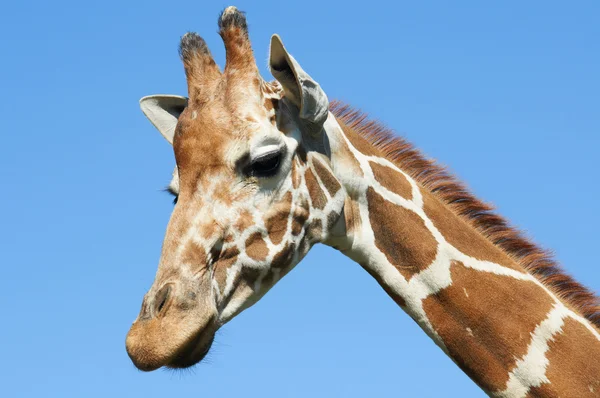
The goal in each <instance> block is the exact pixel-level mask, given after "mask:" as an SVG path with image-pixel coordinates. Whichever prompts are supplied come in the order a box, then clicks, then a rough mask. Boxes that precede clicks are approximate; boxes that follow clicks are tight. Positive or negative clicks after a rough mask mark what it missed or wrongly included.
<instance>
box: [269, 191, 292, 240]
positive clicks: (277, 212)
mask: <svg viewBox="0 0 600 398" xmlns="http://www.w3.org/2000/svg"><path fill="white" fill-rule="evenodd" d="M291 208H292V193H291V192H288V193H286V194H285V196H284V197H283V199H282V200H281V202H279V203H277V205H276V206H275V207H274V209H273V210H272V211H269V213H267V216H266V218H265V227H266V228H267V231H268V232H269V239H270V240H271V242H272V243H273V244H275V245H278V244H279V243H280V242H281V240H282V239H283V237H284V235H285V233H286V231H287V228H288V219H289V216H290V211H291Z"/></svg>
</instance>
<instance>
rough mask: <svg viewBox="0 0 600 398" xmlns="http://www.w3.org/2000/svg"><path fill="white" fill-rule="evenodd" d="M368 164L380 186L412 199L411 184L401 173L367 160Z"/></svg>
mask: <svg viewBox="0 0 600 398" xmlns="http://www.w3.org/2000/svg"><path fill="white" fill-rule="evenodd" d="M369 166H371V170H373V175H374V176H375V180H377V182H378V183H380V184H381V186H383V187H384V188H385V189H387V190H388V191H390V192H393V193H395V194H396V195H399V196H401V197H403V198H404V199H407V200H411V199H412V186H411V185H410V182H408V180H407V179H406V177H404V176H403V175H402V174H401V173H398V172H397V171H396V170H393V169H391V168H389V167H387V166H382V165H380V164H377V163H375V162H369Z"/></svg>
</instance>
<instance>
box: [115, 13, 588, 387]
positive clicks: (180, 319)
mask: <svg viewBox="0 0 600 398" xmlns="http://www.w3.org/2000/svg"><path fill="white" fill-rule="evenodd" d="M218 25H219V29H220V30H219V34H220V35H221V37H222V38H223V41H224V43H225V48H226V64H225V67H224V69H223V71H221V70H220V68H219V67H218V66H217V64H216V62H215V61H214V59H213V58H212V55H211V54H210V51H209V49H208V47H207V46H206V43H205V42H204V40H203V39H202V38H200V36H198V35H197V34H195V33H188V34H186V35H184V36H183V38H182V41H181V45H180V55H181V58H182V61H183V64H184V69H185V74H186V78H187V85H188V96H189V98H185V97H180V96H173V95H155V96H149V97H144V98H142V100H141V101H140V105H141V108H142V111H143V112H144V114H145V115H146V116H147V117H148V118H149V119H150V121H151V122H152V124H153V125H154V126H155V127H156V128H157V129H158V130H159V131H160V133H161V134H162V135H163V137H165V138H166V139H167V140H168V141H169V142H170V143H171V144H172V145H173V150H174V154H175V159H176V162H177V166H176V169H175V171H174V173H173V179H172V181H171V183H170V184H169V190H170V191H171V192H172V193H173V194H174V195H175V196H176V204H175V207H174V210H173V214H172V216H171V219H170V221H169V225H168V227H167V231H166V235H165V240H164V243H163V249H162V253H161V258H160V262H159V266H158V271H157V274H156V278H155V281H154V283H153V285H152V287H151V288H150V290H149V291H148V293H147V294H146V296H145V297H144V300H143V303H142V309H141V311H140V314H139V316H138V318H137V319H136V320H135V322H134V324H133V325H132V327H131V329H130V331H129V333H128V335H127V341H126V346H127V352H128V353H129V356H130V357H131V359H132V361H133V362H134V364H135V365H136V366H137V367H138V368H140V369H142V370H154V369H157V368H159V367H162V366H166V367H173V368H181V367H188V366H192V365H194V364H195V363H197V362H199V361H200V360H202V358H203V357H204V356H205V355H206V353H207V352H208V350H209V349H210V346H211V344H212V340H213V337H214V334H215V332H216V331H217V330H218V329H219V328H220V327H221V326H222V325H223V324H225V323H227V322H228V321H230V320H231V319H232V318H233V317H235V316H236V315H237V314H239V313H240V312H241V311H243V310H244V309H246V308H248V307H250V306H251V305H253V304H254V303H255V302H256V301H258V300H259V299H260V298H261V297H262V296H263V295H264V294H265V293H266V292H267V291H268V290H269V289H270V288H271V287H272V286H273V285H274V284H275V283H276V282H277V281H278V280H280V279H281V278H282V277H283V276H285V275H286V274H287V273H288V272H289V271H290V270H291V269H292V268H293V267H294V266H295V265H296V264H298V262H300V260H302V258H303V257H304V256H305V255H306V253H307V252H308V251H309V250H310V248H311V247H312V246H313V245H315V244H317V243H323V244H327V245H330V246H333V247H335V248H336V249H338V250H340V251H342V252H343V253H344V254H346V255H347V256H349V257H350V258H352V259H353V260H355V261H357V262H358V263H360V264H361V265H362V266H363V267H364V268H365V269H366V270H367V271H368V272H369V273H370V274H371V275H372V276H373V277H375V279H377V281H378V282H379V283H380V284H381V286H382V287H383V288H384V289H385V290H386V292H387V293H388V294H389V295H390V297H391V298H392V299H394V300H395V301H396V302H397V303H398V304H399V305H400V306H401V307H402V308H403V309H404V310H405V311H406V312H407V313H408V314H409V315H410V316H411V317H412V318H413V319H414V320H415V321H416V322H417V323H418V324H419V325H420V326H421V327H422V328H423V330H424V331H425V332H426V333H427V334H428V335H429V336H430V337H431V338H432V339H433V340H434V342H435V343H436V344H437V345H439V346H440V347H441V348H442V349H443V350H444V351H445V352H446V353H447V354H448V355H449V356H450V357H451V358H452V359H453V361H454V362H455V363H456V364H457V365H458V366H460V367H461V369H462V370H463V371H464V372H465V373H467V375H468V376H469V377H471V378H472V379H473V380H474V381H475V382H476V383H477V384H478V385H479V386H480V387H481V388H482V389H483V390H484V391H485V392H486V393H488V394H489V395H491V396H499V397H537V396H548V397H550V396H557V395H560V396H577V397H584V396H598V392H599V391H600V361H597V360H595V361H594V358H600V334H599V324H600V320H599V319H600V316H599V314H600V311H598V308H599V307H598V306H597V305H598V304H597V301H595V298H594V297H593V296H592V295H591V293H589V292H588V291H586V290H585V289H583V288H582V287H581V286H580V285H578V284H577V283H576V282H574V281H572V280H571V279H570V278H569V277H567V276H565V275H564V274H562V273H561V272H560V270H559V269H558V268H556V267H555V265H554V263H552V262H551V260H550V259H548V258H547V257H546V256H545V255H544V254H543V252H542V251H541V250H539V249H537V248H536V247H535V246H533V245H531V244H529V243H528V242H527V241H525V240H524V239H523V238H521V237H520V235H518V233H516V232H514V231H513V230H511V229H510V228H509V227H508V226H507V225H506V223H505V222H504V221H503V220H502V219H501V218H499V217H498V216H496V215H495V214H494V213H492V212H491V209H490V208H489V207H487V206H486V205H484V204H482V203H481V202H478V201H477V200H476V199H474V198H473V197H472V196H470V194H468V193H467V192H466V191H465V190H464V188H463V187H462V186H461V185H460V184H458V183H457V182H456V181H455V180H453V179H452V177H450V176H448V175H447V174H445V173H444V172H443V171H442V170H441V169H440V168H439V167H438V166H436V165H435V164H433V163H431V162H430V161H427V160H425V159H424V158H423V157H422V156H421V155H420V154H419V153H418V152H417V151H416V150H415V149H414V148H413V147H412V146H410V145H409V144H407V143H406V142H404V141H403V140H401V139H400V138H393V137H392V136H391V135H390V133H389V132H388V131H387V130H386V129H385V128H383V127H382V126H380V125H379V124H377V123H374V122H370V121H368V119H366V117H365V116H364V115H363V114H361V113H359V112H356V111H353V110H351V109H350V108H348V107H346V106H343V105H341V104H339V103H334V104H330V103H329V100H328V99H327V95H326V94H325V92H324V91H323V89H322V88H321V86H320V85H319V84H318V83H317V82H316V81H314V79H312V78H311V77H310V75H309V74H308V73H307V72H305V71H304V70H303V69H302V67H301V66H300V64H299V63H298V62H297V61H296V60H295V59H294V58H293V57H292V56H291V55H290V54H289V53H288V51H287V50H286V48H285V47H284V46H283V43H282V41H281V39H280V38H279V36H276V35H275V36H273V38H272V40H271V48H270V57H269V60H270V61H269V62H270V67H271V72H272V74H273V76H274V77H275V79H276V80H275V81H273V82H267V81H265V80H263V78H262V77H261V76H260V74H259V72H258V68H257V66H256V61H255V58H254V55H253V53H252V47H251V45H250V41H249V37H248V30H247V24H246V19H245V16H244V14H243V13H241V12H240V11H238V10H237V9H236V8H235V7H228V8H226V9H225V10H224V12H223V13H222V15H221V17H220V18H219V22H218ZM561 289H562V290H561ZM556 358H559V359H562V360H559V359H556Z"/></svg>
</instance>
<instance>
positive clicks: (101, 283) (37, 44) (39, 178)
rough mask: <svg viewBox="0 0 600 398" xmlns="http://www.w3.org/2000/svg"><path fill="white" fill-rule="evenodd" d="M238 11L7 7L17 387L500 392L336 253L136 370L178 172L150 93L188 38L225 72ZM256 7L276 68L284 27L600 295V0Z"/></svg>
mask: <svg viewBox="0 0 600 398" xmlns="http://www.w3.org/2000/svg"><path fill="white" fill-rule="evenodd" d="M207 3H210V4H207ZM417 3H418V4H417ZM228 5H231V4H229V3H224V2H219V1H214V2H206V1H204V2H201V1H194V2H187V1H181V2H176V3H168V2H164V1H160V2H159V1H148V0H147V1H144V2H133V1H132V2H117V1H113V0H107V1H101V2H94V3H91V2H90V3H88V2H80V1H79V2H69V1H52V2H41V1H32V2H8V3H6V4H5V5H3V7H2V8H3V10H2V15H1V16H0V54H2V62H1V63H0V72H1V76H2V78H1V80H0V81H1V84H0V87H1V94H2V95H1V96H0V116H1V119H2V125H3V128H2V130H3V135H2V137H3V142H2V144H1V145H0V170H1V173H2V176H3V182H4V183H3V185H4V188H3V189H2V195H0V208H1V209H2V211H1V213H0V214H1V225H2V228H0V242H1V243H0V245H1V248H2V270H3V275H2V280H3V286H2V288H1V289H0V299H1V302H2V303H3V305H2V327H0V357H1V358H2V359H3V360H2V362H0V375H1V376H0V379H1V380H2V381H1V382H0V396H3V397H21V396H22V397H33V396H47V397H107V396H111V397H120V396H133V397H135V396H144V397H164V396H165V394H169V396H174V397H177V396H214V395H215V394H219V396H239V395H240V394H245V395H246V396H261V397H282V396H283V397H306V396H314V397H331V396H347V397H364V396H375V395H376V394H383V395H384V396H406V397H417V396H419V397H439V396H444V397H479V396H482V395H483V394H482V393H481V392H480V390H479V389H478V388H477V387H475V385H474V384H473V383H472V382H471V381H470V380H469V379H468V378H467V377H466V376H465V375H463V374H462V372H461V371H460V370H458V368H456V367H455V365H454V364H453V363H452V362H451V361H450V360H449V359H447V358H446V357H445V356H444V355H443V354H442V352H441V351H440V350H439V349H438V348H437V347H436V346H435V345H434V344H433V343H432V342H431V341H430V340H429V338H428V337H426V335H425V334H424V333H423V332H421V330H420V329H419V328H418V327H417V326H416V325H415V324H414V323H413V321H412V320H410V318H409V317H408V316H407V315H405V314H404V313H403V312H402V311H401V310H400V309H399V308H397V307H396V305H395V304H394V303H393V302H392V300H391V299H389V298H388V297H387V296H386V295H385V293H384V292H383V291H382V290H381V288H380V287H379V286H378V285H377V284H376V283H375V281H374V280H372V278H371V277H370V276H369V275H368V274H367V273H366V272H364V271H363V270H362V269H361V268H360V267H359V266H358V265H356V264H354V263H352V262H351V261H350V260H348V259H346V258H344V257H343V256H342V255H340V254H339V253H337V252H334V251H333V250H331V249H329V248H325V247H316V248H314V249H313V250H312V251H311V253H309V255H308V256H307V258H306V259H305V260H304V261H303V262H302V263H301V264H300V265H299V266H298V267H297V268H296V269H295V270H294V271H293V272H292V273H291V274H290V275H289V276H287V277H286V278H285V279H284V280H282V281H281V282H280V283H279V284H278V285H277V286H275V288H274V289H273V290H272V291H271V292H270V293H269V294H267V295H266V296H265V298H264V299H262V300H261V301H260V302H259V303H258V304H257V305H256V306H254V307H253V308H251V309H250V310H248V311H246V312H244V313H243V314H242V315H240V316H239V317H237V318H236V319H234V320H233V321H232V322H231V323H230V324H228V325H226V327H224V329H223V330H222V331H221V333H220V334H219V335H218V336H217V340H216V343H215V346H214V348H213V351H212V353H211V354H210V356H209V358H208V360H207V361H206V363H202V364H200V365H199V366H197V367H196V368H194V369H193V370H191V371H185V372H177V373H176V372H168V371H158V372H153V373H149V374H148V373H142V372H139V371H137V370H136V369H135V368H134V367H133V365H132V364H131V362H130V361H129V358H128V357H127V354H126V352H125V346H124V341H125V334H126V332H127V330H128V328H129V326H130V324H131V322H132V321H133V319H134V318H135V317H136V315H137V313H138V311H139V308H140V304H141V300H142V296H143V294H144V293H145V291H146V290H147V289H148V288H149V287H150V285H151V283H152V280H153V278H154V274H155V271H156V266H157V262H158V258H159V253H160V246H161V242H162V239H163V234H164V230H165V226H166V223H167V221H168V218H169V215H170V212H171V208H172V204H171V198H170V197H169V196H168V195H167V194H165V193H163V192H161V189H162V188H163V187H164V186H165V185H166V184H167V183H168V181H169V178H170V173H171V171H172V169H173V165H174V159H173V154H172V151H171V149H170V147H169V146H168V144H167V143H166V142H165V141H164V140H163V139H162V138H161V137H160V135H159V134H158V132H157V131H156V130H154V128H153V127H152V125H151V124H150V123H149V122H148V121H146V119H145V118H144V116H143V115H142V113H141V111H140V110H139V108H138V99H139V98H140V97H142V96H144V95H148V94H155V93H175V94H182V95H185V78H184V73H183V68H182V66H181V63H180V61H179V59H178V56H177V45H178V41H179V37H180V36H181V35H182V34H183V33H185V32H186V31H188V30H195V31H197V32H199V33H200V34H201V35H202V36H203V37H204V38H205V39H206V41H207V42H208V44H209V46H210V48H211V50H212V52H213V54H214V56H215V58H216V59H217V60H218V62H220V63H221V64H223V60H224V54H223V53H224V51H223V45H222V42H221V40H220V38H219V36H218V35H217V34H216V29H217V26H216V20H217V17H218V14H219V12H220V10H222V9H223V8H224V7H225V6H228ZM235 5H237V6H238V8H240V9H242V10H244V11H246V12H247V16H248V21H249V25H250V35H251V39H252V41H253V44H254V49H255V54H256V56H257V59H258V62H259V66H260V67H261V71H262V72H263V76H265V77H269V76H270V75H269V73H268V71H267V69H266V59H267V49H268V43H269V37H270V35H271V34H272V33H279V34H280V35H281V36H282V38H283V40H284V42H285V44H286V47H287V48H288V49H289V50H290V51H291V52H292V54H294V56H295V57H296V59H297V60H298V61H299V62H300V63H301V64H302V66H303V68H304V69H305V70H306V71H308V72H309V73H310V74H311V75H312V76H313V77H314V78H315V79H317V80H318V81H319V82H320V83H321V85H322V87H323V88H324V89H325V91H326V92H327V93H328V95H329V97H330V98H339V99H343V100H346V101H348V102H350V103H351V104H353V105H356V106H358V107H360V108H362V109H363V110H365V111H368V112H369V113H370V114H371V115H372V116H373V117H375V118H378V119H380V120H382V121H384V122H385V123H386V124H388V125H389V126H391V127H393V128H394V129H395V130H396V131H398V132H399V133H401V134H403V135H405V136H407V137H408V138H409V140H410V141H412V142H414V143H416V144H417V145H418V146H419V147H420V148H421V149H422V150H423V151H424V152H426V153H427V154H428V155H430V156H432V157H435V158H437V159H439V160H440V161H441V162H443V163H445V164H447V165H449V166H450V168H451V170H453V171H454V172H455V173H457V174H458V175H459V176H460V177H461V178H462V179H463V180H465V181H466V182H467V183H468V185H469V186H470V187H471V188H472V189H473V191H474V192H475V193H476V194H477V195H479V196H480V197H482V198H484V199H486V200H488V201H490V202H492V203H494V204H495V205H496V206H497V207H498V208H499V210H500V212H501V213H502V214H504V215H505V216H506V217H508V218H509V219H511V220H512V221H513V223H514V224H516V225H518V226H520V227H521V228H522V229H524V230H525V231H527V233H528V234H529V235H531V236H533V237H534V238H535V240H536V241H537V242H539V243H541V244H542V245H543V246H545V247H548V248H551V249H552V250H554V252H555V253H556V256H557V257H558V259H559V260H560V261H561V262H562V263H563V264H564V265H565V267H566V268H567V269H568V270H569V271H570V272H571V273H572V274H573V275H574V276H575V277H576V278H577V279H579V280H580V281H582V282H584V283H585V284H587V285H588V286H590V287H591V288H592V289H594V290H596V291H599V290H600V267H599V265H600V264H598V259H597V257H596V253H597V252H596V250H597V248H598V245H599V244H600V240H599V238H598V233H597V228H596V226H597V225H598V224H600V213H598V211H597V204H598V200H599V199H598V196H599V195H600V185H599V184H598V172H599V171H600V168H599V167H598V163H597V161H598V148H599V147H600V112H599V111H598V110H599V109H600V97H599V94H598V93H600V77H599V74H598V71H599V70H600V41H599V40H598V37H600V25H599V24H598V23H597V16H598V15H599V13H600V5H599V3H598V2H594V1H580V2H576V3H574V2H570V3H567V2H549V1H543V2H542V1H530V2H527V3H526V4H525V3H524V2H517V1H507V2H501V3H496V4H492V3H490V2H479V1H470V2H468V1H463V2H451V3H450V2H441V1H439V2H431V1H428V2H391V1H390V2H385V1H376V0H372V1H369V2H365V3H362V4H357V3H354V4H352V3H351V2H348V1H344V2H341V1H331V2H325V1H322V0H320V1H302V2H260V5H258V2H251V1H239V2H238V3H237V4H235ZM185 394H187V395H185ZM190 394H194V395H190Z"/></svg>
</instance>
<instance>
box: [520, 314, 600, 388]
mask: <svg viewBox="0 0 600 398" xmlns="http://www.w3.org/2000/svg"><path fill="white" fill-rule="evenodd" d="M546 358H547V359H548V367H547V368H546V377H547V378H548V380H550V383H546V384H542V385H541V386H539V387H536V388H532V389H531V390H530V392H529V395H528V396H531V397H542V396H543V397H578V398H587V397H589V398H592V397H598V396H599V395H600V345H599V344H598V340H597V339H596V338H595V337H594V336H593V335H592V334H591V333H590V332H589V331H588V330H587V329H586V328H585V326H583V325H582V324H581V323H579V322H578V321H576V320H574V319H572V318H566V319H565V320H564V324H563V327H562V332H561V333H558V334H556V335H554V338H553V339H552V340H550V342H549V343H548V351H546Z"/></svg>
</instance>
